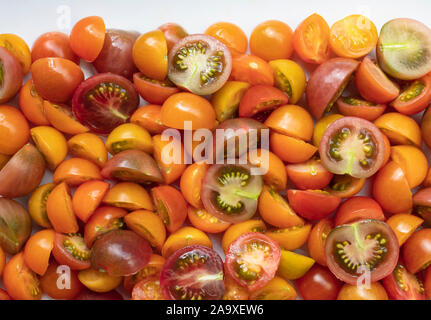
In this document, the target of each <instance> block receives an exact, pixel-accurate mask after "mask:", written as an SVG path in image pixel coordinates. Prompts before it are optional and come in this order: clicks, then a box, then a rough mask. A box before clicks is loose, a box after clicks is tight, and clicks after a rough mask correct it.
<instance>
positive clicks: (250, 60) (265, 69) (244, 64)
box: [230, 54, 274, 86]
mask: <svg viewBox="0 0 431 320" xmlns="http://www.w3.org/2000/svg"><path fill="white" fill-rule="evenodd" d="M230 80H233V81H243V82H248V83H250V85H252V86H254V85H258V84H262V85H267V86H273V85H274V72H273V70H272V68H271V66H270V65H269V64H268V63H267V62H266V61H265V60H263V59H261V58H259V57H256V56H254V55H249V54H243V55H239V56H237V57H233V58H232V71H231V74H230Z"/></svg>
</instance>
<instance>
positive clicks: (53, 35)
mask: <svg viewBox="0 0 431 320" xmlns="http://www.w3.org/2000/svg"><path fill="white" fill-rule="evenodd" d="M48 57H58V58H64V59H69V60H71V61H73V62H75V63H76V64H79V57H78V56H77V55H76V54H75V53H74V52H73V50H72V48H71V47H70V39H69V36H68V35H67V34H65V33H63V32H57V31H54V32H46V33H43V34H42V35H40V36H39V38H37V39H36V41H35V42H34V43H33V47H32V48H31V60H32V61H33V62H35V61H36V60H38V59H41V58H48Z"/></svg>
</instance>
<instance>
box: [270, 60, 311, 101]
mask: <svg viewBox="0 0 431 320" xmlns="http://www.w3.org/2000/svg"><path fill="white" fill-rule="evenodd" d="M269 65H270V66H271V67H272V69H273V70H274V79H275V86H276V87H277V88H279V89H280V90H281V91H283V92H284V93H286V94H287V95H288V97H289V103H291V104H295V103H297V102H298V101H299V100H300V99H301V98H302V95H303V94H304V91H305V86H306V77H305V73H304V70H302V68H301V66H300V65H299V64H297V63H296V62H295V61H292V60H288V59H278V60H272V61H270V62H269Z"/></svg>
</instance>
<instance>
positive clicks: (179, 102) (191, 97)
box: [161, 92, 216, 130]
mask: <svg viewBox="0 0 431 320" xmlns="http://www.w3.org/2000/svg"><path fill="white" fill-rule="evenodd" d="M161 119H162V124H163V125H165V126H168V127H170V128H175V129H181V130H184V129H185V127H184V125H185V121H190V122H191V128H189V129H190V130H197V129H202V128H205V129H213V128H214V127H215V124H216V114H215V111H214V108H213V106H212V105H211V103H210V102H209V101H208V100H206V99H204V98H202V97H200V96H198V95H196V94H193V93H189V92H182V93H176V94H174V95H172V96H170V97H169V98H168V99H167V100H166V101H165V102H164V103H163V106H162V111H161Z"/></svg>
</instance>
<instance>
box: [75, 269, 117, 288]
mask: <svg viewBox="0 0 431 320" xmlns="http://www.w3.org/2000/svg"><path fill="white" fill-rule="evenodd" d="M78 278H79V281H81V283H82V284H83V285H84V286H86V287H87V288H88V289H90V290H91V291H94V292H109V291H111V290H114V289H115V288H116V287H118V286H119V285H120V284H121V282H122V281H123V277H120V276H111V275H109V274H108V273H106V272H102V271H98V270H94V269H92V268H89V269H85V270H81V271H79V273H78Z"/></svg>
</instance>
